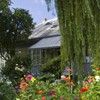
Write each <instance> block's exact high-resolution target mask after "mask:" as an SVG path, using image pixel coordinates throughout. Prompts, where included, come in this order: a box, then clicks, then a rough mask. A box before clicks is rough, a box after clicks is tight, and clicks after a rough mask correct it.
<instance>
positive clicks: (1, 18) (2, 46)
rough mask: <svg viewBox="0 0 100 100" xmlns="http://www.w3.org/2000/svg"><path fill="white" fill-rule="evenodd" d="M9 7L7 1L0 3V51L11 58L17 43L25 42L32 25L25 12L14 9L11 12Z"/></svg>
mask: <svg viewBox="0 0 100 100" xmlns="http://www.w3.org/2000/svg"><path fill="white" fill-rule="evenodd" d="M4 4H5V5H4ZM9 5H10V1H8V0H2V1H1V3H0V51H1V53H3V54H4V53H5V52H7V53H8V54H9V55H10V56H13V55H14V54H15V47H16V44H17V42H18V41H21V40H27V39H28V36H29V35H30V34H31V30H32V28H33V27H34V25H33V22H32V21H33V19H32V18H31V15H30V14H29V12H28V11H27V10H24V9H17V8H14V9H13V11H11V10H10V8H9Z"/></svg>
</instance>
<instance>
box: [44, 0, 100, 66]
mask: <svg viewBox="0 0 100 100" xmlns="http://www.w3.org/2000/svg"><path fill="white" fill-rule="evenodd" d="M45 1H46V3H47V5H48V7H49V9H50V5H51V4H52V2H55V6H56V10H57V14H58V21H59V26H60V31H61V36H62V38H61V59H62V66H65V65H66V63H67V61H68V60H69V59H70V60H71V61H73V62H74V63H75V64H77V65H78V66H80V65H82V64H83V63H84V59H85V57H86V56H91V57H92V58H94V61H95V64H96V65H98V64H100V61H99V60H100V53H99V52H100V0H45ZM87 54H88V55H87Z"/></svg>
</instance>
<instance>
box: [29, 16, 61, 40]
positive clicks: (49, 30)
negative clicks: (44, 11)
mask: <svg viewBox="0 0 100 100" xmlns="http://www.w3.org/2000/svg"><path fill="white" fill-rule="evenodd" d="M56 35H60V31H59V24H58V20H57V18H55V19H52V20H48V21H45V22H42V23H40V24H38V25H36V27H35V29H34V30H33V32H32V34H31V35H30V36H29V39H33V38H43V37H49V36H56Z"/></svg>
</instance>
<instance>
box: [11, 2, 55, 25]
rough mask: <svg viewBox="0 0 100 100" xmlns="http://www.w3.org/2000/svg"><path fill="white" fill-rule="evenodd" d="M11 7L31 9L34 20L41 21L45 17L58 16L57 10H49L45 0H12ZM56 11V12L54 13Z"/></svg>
mask: <svg viewBox="0 0 100 100" xmlns="http://www.w3.org/2000/svg"><path fill="white" fill-rule="evenodd" d="M11 1H12V2H13V3H12V4H11V8H23V9H26V10H29V13H30V14H31V15H32V18H33V22H36V23H37V24H39V23H41V22H42V21H43V19H44V18H47V19H53V18H56V16H57V15H56V13H55V10H52V11H50V12H48V10H47V5H46V3H45V0H11ZM52 13H54V14H55V15H54V14H52Z"/></svg>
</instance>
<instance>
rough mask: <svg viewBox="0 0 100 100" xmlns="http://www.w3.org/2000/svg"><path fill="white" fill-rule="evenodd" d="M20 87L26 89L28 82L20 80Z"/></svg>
mask: <svg viewBox="0 0 100 100" xmlns="http://www.w3.org/2000/svg"><path fill="white" fill-rule="evenodd" d="M20 88H21V89H23V90H26V89H27V88H28V84H27V83H26V82H25V81H24V80H22V82H21V84H20Z"/></svg>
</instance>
